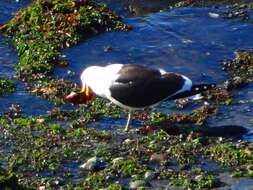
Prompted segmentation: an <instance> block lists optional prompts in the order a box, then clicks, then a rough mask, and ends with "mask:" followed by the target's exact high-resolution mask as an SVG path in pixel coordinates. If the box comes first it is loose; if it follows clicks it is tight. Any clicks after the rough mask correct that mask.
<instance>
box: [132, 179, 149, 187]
mask: <svg viewBox="0 0 253 190" xmlns="http://www.w3.org/2000/svg"><path fill="white" fill-rule="evenodd" d="M145 185H146V182H145V181H144V180H136V181H132V182H130V183H129V188H130V189H137V188H139V187H143V186H145Z"/></svg>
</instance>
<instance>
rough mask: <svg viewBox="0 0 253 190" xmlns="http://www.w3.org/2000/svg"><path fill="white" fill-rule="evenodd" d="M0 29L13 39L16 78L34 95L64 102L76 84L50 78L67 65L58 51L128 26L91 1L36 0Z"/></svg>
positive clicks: (122, 29)
mask: <svg viewBox="0 0 253 190" xmlns="http://www.w3.org/2000/svg"><path fill="white" fill-rule="evenodd" d="M0 30H1V31H2V32H3V33H5V34H7V35H9V36H11V37H13V42H14V44H15V47H16V50H17V53H18V55H19V62H18V63H17V65H16V75H17V76H18V78H19V79H21V80H23V81H26V82H28V87H29V89H30V91H32V92H33V93H35V94H36V95H39V96H42V97H44V98H47V99H49V100H51V101H53V102H55V103H63V100H62V98H63V97H64V95H66V94H68V93H69V92H70V91H71V90H75V85H74V84H72V83H70V82H69V81H65V80H63V79H61V81H60V82H59V81H58V80H59V79H54V78H53V77H52V76H51V75H52V72H53V70H54V68H55V67H58V66H66V65H67V64H68V63H67V62H66V60H65V59H64V58H63V55H62V53H61V52H60V51H61V50H62V49H63V48H66V47H70V46H73V45H76V44H77V43H78V42H80V41H81V40H84V39H87V38H89V37H91V36H94V35H97V34H99V33H102V32H107V31H127V30H129V27H128V26H126V25H124V24H123V23H122V22H121V19H120V17H118V16H117V15H115V14H114V13H113V12H112V11H111V10H109V9H108V8H107V7H106V6H104V5H98V4H96V3H94V2H93V1H76V0H64V1H60V0H54V1H47V0H36V1H33V2H32V3H31V4H30V5H29V6H28V7H26V8H24V9H22V10H20V11H19V12H18V13H17V14H16V16H15V17H14V18H13V19H12V20H11V21H10V22H9V23H7V24H5V25H4V26H2V27H1V28H0Z"/></svg>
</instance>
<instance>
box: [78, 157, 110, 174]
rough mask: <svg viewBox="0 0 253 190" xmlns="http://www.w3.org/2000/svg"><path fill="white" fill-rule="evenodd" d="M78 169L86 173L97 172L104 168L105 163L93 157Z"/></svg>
mask: <svg viewBox="0 0 253 190" xmlns="http://www.w3.org/2000/svg"><path fill="white" fill-rule="evenodd" d="M80 168H82V169H85V170H88V171H98V170H100V169H103V168H105V163H104V162H102V161H101V160H100V159H99V158H97V157H96V156H95V157H92V158H90V159H89V160H87V162H86V163H84V164H82V165H81V166H80Z"/></svg>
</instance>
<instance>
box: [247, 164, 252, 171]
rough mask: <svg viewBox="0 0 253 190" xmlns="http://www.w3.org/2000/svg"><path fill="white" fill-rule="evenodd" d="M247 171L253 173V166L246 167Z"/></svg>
mask: <svg viewBox="0 0 253 190" xmlns="http://www.w3.org/2000/svg"><path fill="white" fill-rule="evenodd" d="M246 169H247V170H248V171H249V172H252V171H253V164H250V165H248V166H247V167H246Z"/></svg>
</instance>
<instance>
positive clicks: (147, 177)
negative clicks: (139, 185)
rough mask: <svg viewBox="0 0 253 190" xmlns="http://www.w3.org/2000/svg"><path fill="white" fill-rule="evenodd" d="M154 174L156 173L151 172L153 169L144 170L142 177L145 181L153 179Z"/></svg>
mask: <svg viewBox="0 0 253 190" xmlns="http://www.w3.org/2000/svg"><path fill="white" fill-rule="evenodd" d="M155 176H156V173H155V172H153V171H151V170H149V171H146V172H145V174H144V178H145V180H147V181H149V180H152V179H154V178H155Z"/></svg>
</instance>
